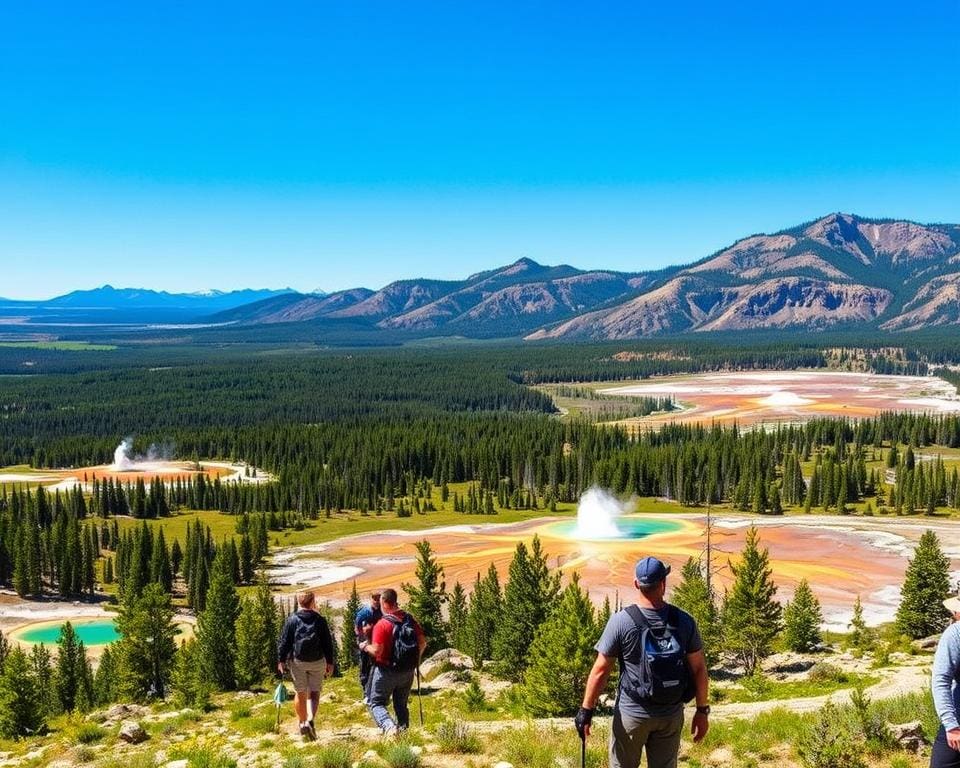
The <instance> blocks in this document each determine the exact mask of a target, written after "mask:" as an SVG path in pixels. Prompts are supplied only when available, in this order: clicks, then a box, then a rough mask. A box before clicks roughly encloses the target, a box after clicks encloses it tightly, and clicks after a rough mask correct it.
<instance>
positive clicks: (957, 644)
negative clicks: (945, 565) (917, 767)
mask: <svg viewBox="0 0 960 768" xmlns="http://www.w3.org/2000/svg"><path fill="white" fill-rule="evenodd" d="M943 605H944V607H945V608H946V609H947V610H948V611H950V613H951V614H953V623H952V624H951V625H950V626H949V627H947V629H946V631H945V632H944V633H943V635H942V636H941V638H940V642H939V643H938V644H937V653H936V655H935V656H934V657H933V674H932V675H931V677H932V682H931V687H932V688H933V704H934V707H936V710H937V717H939V718H940V731H939V733H937V738H936V739H935V740H934V742H933V751H932V752H931V754H930V768H960V719H958V715H960V684H958V683H960V597H951V598H949V599H947V600H944V601H943Z"/></svg>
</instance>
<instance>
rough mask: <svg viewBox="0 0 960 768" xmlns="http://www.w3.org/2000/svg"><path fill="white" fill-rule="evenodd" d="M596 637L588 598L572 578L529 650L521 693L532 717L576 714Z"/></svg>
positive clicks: (597, 634)
mask: <svg viewBox="0 0 960 768" xmlns="http://www.w3.org/2000/svg"><path fill="white" fill-rule="evenodd" d="M598 636H599V630H598V629H597V625H596V620H595V616H594V611H593V606H592V605H591V603H590V598H589V597H587V595H586V593H585V592H584V591H583V590H582V589H581V588H580V583H579V579H578V578H577V576H576V575H574V577H573V579H572V581H571V582H570V584H568V585H567V588H566V589H564V590H563V592H562V593H561V595H560V598H559V603H558V604H557V605H556V607H555V609H554V610H553V611H552V612H551V613H550V616H549V618H548V619H547V620H546V621H545V622H544V623H543V625H542V626H541V627H540V631H539V632H537V635H536V637H535V638H534V640H533V643H532V645H531V646H530V650H529V653H528V664H529V666H528V667H527V669H526V672H525V674H524V693H525V698H526V702H527V706H528V707H529V709H530V712H531V714H533V715H534V716H536V717H541V716H547V717H557V716H560V715H570V714H573V713H575V712H576V711H577V708H578V707H579V706H580V700H581V697H582V696H583V689H584V688H585V686H586V683H587V676H588V675H589V674H590V668H591V667H592V666H593V661H594V659H595V658H596V652H595V651H594V650H593V646H594V644H595V643H596V641H597V637H598Z"/></svg>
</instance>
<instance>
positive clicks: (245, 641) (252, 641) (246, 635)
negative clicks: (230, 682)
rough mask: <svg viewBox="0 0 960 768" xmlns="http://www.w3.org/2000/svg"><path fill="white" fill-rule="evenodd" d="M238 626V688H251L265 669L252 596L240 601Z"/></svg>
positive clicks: (236, 675)
mask: <svg viewBox="0 0 960 768" xmlns="http://www.w3.org/2000/svg"><path fill="white" fill-rule="evenodd" d="M236 626H237V631H236V661H235V664H234V668H235V673H236V674H235V677H236V683H237V687H238V688H250V687H251V686H252V685H253V684H254V683H257V682H259V681H260V679H261V678H262V677H263V671H264V670H263V648H262V647H261V646H260V644H259V639H260V638H259V637H258V632H257V604H256V601H255V600H254V599H253V598H252V597H247V598H244V599H243V600H241V601H240V615H239V616H238V617H237V625H236Z"/></svg>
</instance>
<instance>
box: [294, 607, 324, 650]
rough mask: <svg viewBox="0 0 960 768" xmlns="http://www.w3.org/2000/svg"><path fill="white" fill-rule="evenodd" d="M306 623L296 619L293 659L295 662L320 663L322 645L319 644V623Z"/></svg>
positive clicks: (319, 620)
mask: <svg viewBox="0 0 960 768" xmlns="http://www.w3.org/2000/svg"><path fill="white" fill-rule="evenodd" d="M322 621H323V618H322V617H318V618H317V620H316V621H312V622H309V623H308V622H306V621H303V620H302V619H300V617H299V616H298V617H297V627H296V629H295V630H294V634H293V658H295V659H296V660H297V661H320V659H322V658H323V644H322V643H321V642H320V623H321V622H322Z"/></svg>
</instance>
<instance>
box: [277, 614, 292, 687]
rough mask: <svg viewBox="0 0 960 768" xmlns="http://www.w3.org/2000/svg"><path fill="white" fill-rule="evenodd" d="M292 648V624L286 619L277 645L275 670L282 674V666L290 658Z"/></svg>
mask: <svg viewBox="0 0 960 768" xmlns="http://www.w3.org/2000/svg"><path fill="white" fill-rule="evenodd" d="M292 648H293V622H292V621H291V620H290V619H289V618H288V619H287V620H286V621H285V622H283V629H281V630H280V642H278V643H277V669H278V670H279V672H280V674H281V675H282V674H283V664H284V662H285V661H286V660H287V659H288V658H289V657H290V651H291V649H292Z"/></svg>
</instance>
